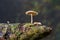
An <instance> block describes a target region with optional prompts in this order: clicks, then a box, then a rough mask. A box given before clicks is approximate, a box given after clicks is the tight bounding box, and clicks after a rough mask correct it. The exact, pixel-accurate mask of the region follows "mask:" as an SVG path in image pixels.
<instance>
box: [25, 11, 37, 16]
mask: <svg viewBox="0 0 60 40" xmlns="http://www.w3.org/2000/svg"><path fill="white" fill-rule="evenodd" d="M26 14H27V15H31V14H32V16H35V15H38V12H36V11H27V12H26Z"/></svg>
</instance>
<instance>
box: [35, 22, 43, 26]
mask: <svg viewBox="0 0 60 40" xmlns="http://www.w3.org/2000/svg"><path fill="white" fill-rule="evenodd" d="M34 24H39V25H42V24H41V22H34Z"/></svg>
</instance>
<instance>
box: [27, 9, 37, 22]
mask: <svg viewBox="0 0 60 40" xmlns="http://www.w3.org/2000/svg"><path fill="white" fill-rule="evenodd" d="M26 14H27V15H30V16H31V23H33V16H35V15H38V12H36V11H32V10H30V11H27V12H26Z"/></svg>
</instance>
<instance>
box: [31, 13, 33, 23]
mask: <svg viewBox="0 0 60 40" xmlns="http://www.w3.org/2000/svg"><path fill="white" fill-rule="evenodd" d="M32 23H33V15H32V14H31V24H32Z"/></svg>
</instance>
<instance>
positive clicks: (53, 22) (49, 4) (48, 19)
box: [0, 0, 60, 40]
mask: <svg viewBox="0 0 60 40" xmlns="http://www.w3.org/2000/svg"><path fill="white" fill-rule="evenodd" d="M28 10H35V11H37V12H38V13H39V14H38V15H37V16H35V17H34V21H39V22H41V23H42V24H44V25H47V26H51V27H52V28H53V31H52V33H51V34H50V35H49V36H47V37H45V38H43V39H42V40H60V0H0V23H6V21H10V22H11V23H25V22H30V16H28V15H25V12H26V11H28Z"/></svg>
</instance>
